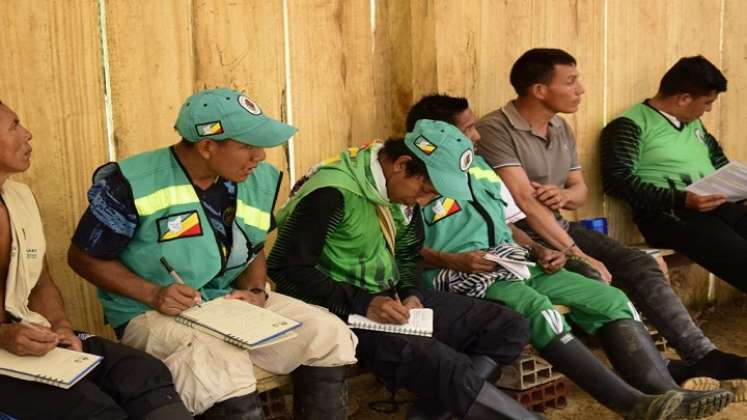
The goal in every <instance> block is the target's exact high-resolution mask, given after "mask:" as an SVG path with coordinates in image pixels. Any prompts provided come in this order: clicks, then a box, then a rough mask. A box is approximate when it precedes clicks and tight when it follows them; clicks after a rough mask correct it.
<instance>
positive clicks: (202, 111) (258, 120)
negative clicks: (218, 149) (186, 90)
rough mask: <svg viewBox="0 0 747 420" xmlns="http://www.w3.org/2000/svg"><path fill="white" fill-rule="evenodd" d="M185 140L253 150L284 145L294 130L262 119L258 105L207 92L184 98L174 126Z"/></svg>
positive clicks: (231, 93) (229, 93)
mask: <svg viewBox="0 0 747 420" xmlns="http://www.w3.org/2000/svg"><path fill="white" fill-rule="evenodd" d="M174 128H176V131H178V132H179V135H181V136H182V138H184V139H185V140H188V141H192V142H197V141H200V140H203V139H211V140H228V139H231V140H236V141H238V142H241V143H244V144H248V145H250V146H257V147H273V146H277V145H280V144H283V143H285V142H286V141H288V139H289V138H290V137H291V136H292V135H293V134H294V133H295V132H296V128H295V127H292V126H290V125H288V124H285V123H282V122H280V121H277V120H274V119H272V118H270V117H268V116H266V115H265V114H264V113H263V112H262V110H261V109H260V108H259V105H257V104H256V103H254V102H253V101H252V100H251V99H249V98H248V97H247V96H246V95H244V94H243V93H241V92H239V91H237V90H233V89H225V88H219V89H209V90H203V91H201V92H197V93H195V94H194V95H192V96H190V97H189V98H187V100H186V101H184V104H182V107H181V109H180V110H179V116H178V117H177V119H176V124H175V125H174Z"/></svg>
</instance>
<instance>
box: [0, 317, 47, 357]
mask: <svg viewBox="0 0 747 420" xmlns="http://www.w3.org/2000/svg"><path fill="white" fill-rule="evenodd" d="M58 342H59V339H58V338H57V334H55V333H54V332H53V331H52V330H50V329H49V328H46V327H42V326H39V325H33V324H27V323H17V324H0V348H3V349H5V350H7V351H9V352H11V353H13V354H16V355H18V356H44V355H45V354H47V353H48V352H49V351H50V350H52V349H53V348H55V347H56V346H57V343H58Z"/></svg>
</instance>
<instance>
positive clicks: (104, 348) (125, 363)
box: [0, 337, 181, 420]
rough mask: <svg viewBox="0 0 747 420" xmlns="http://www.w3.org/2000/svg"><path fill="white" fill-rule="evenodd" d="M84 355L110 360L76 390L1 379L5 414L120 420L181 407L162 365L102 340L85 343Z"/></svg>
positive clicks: (1, 404) (0, 395) (1, 407)
mask: <svg viewBox="0 0 747 420" xmlns="http://www.w3.org/2000/svg"><path fill="white" fill-rule="evenodd" d="M83 351H85V352H87V353H93V354H96V355H99V356H103V357H104V359H103V360H102V361H101V364H100V365H99V366H97V367H96V368H95V369H94V370H93V371H92V372H91V373H89V374H88V376H86V377H85V378H83V379H82V380H81V381H80V382H78V383H77V384H75V385H74V386H73V387H71V388H70V389H62V388H57V387H54V386H51V385H44V384H40V383H37V382H29V381H23V380H20V379H15V378H11V377H7V376H0V411H2V412H4V413H7V414H9V415H11V416H13V417H16V418H18V419H22V420H27V419H28V420H33V419H45V420H47V419H102V420H104V419H106V420H116V419H126V418H129V419H141V418H143V417H144V416H145V415H146V414H148V413H149V412H151V411H153V410H154V409H156V408H159V407H162V406H165V405H169V404H174V403H179V404H181V400H180V399H179V395H178V394H177V393H176V390H175V389H174V384H173V382H172V378H171V372H169V370H168V369H167V368H166V366H165V365H164V364H163V363H161V361H160V360H158V359H156V358H154V357H152V356H150V355H148V354H147V353H145V352H141V351H138V350H135V349H132V348H130V347H127V346H124V345H122V344H117V343H113V342H111V341H108V340H105V339H103V338H100V337H90V338H88V339H86V340H83Z"/></svg>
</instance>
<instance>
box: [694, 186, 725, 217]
mask: <svg viewBox="0 0 747 420" xmlns="http://www.w3.org/2000/svg"><path fill="white" fill-rule="evenodd" d="M725 202H726V196H725V195H724V194H712V195H698V194H695V193H692V192H690V191H688V192H687V195H685V207H687V208H688V209H690V210H695V211H700V212H706V211H711V210H713V209H715V208H716V207H718V206H720V205H722V204H724V203H725Z"/></svg>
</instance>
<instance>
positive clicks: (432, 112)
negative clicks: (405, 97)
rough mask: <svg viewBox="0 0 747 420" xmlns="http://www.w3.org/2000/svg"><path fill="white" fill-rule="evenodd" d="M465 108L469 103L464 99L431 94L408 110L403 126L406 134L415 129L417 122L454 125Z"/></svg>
mask: <svg viewBox="0 0 747 420" xmlns="http://www.w3.org/2000/svg"><path fill="white" fill-rule="evenodd" d="M467 108H469V101H467V99H466V98H462V97H454V96H449V95H445V94H441V93H433V94H430V95H426V96H423V97H422V98H421V99H420V100H419V101H418V102H417V103H416V104H415V105H413V106H412V108H410V112H408V113H407V122H406V123H405V125H406V127H407V131H408V132H410V131H412V130H413V128H415V123H417V122H418V120H435V121H443V122H447V123H449V124H452V125H456V116H457V115H459V114H461V113H462V112H464V111H465V110H467Z"/></svg>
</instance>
